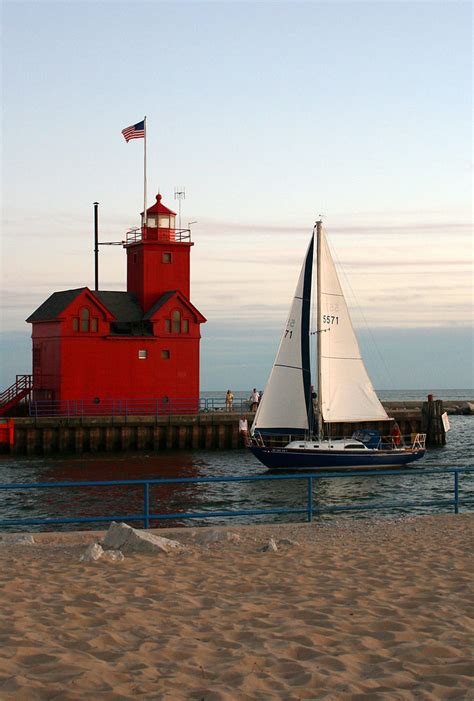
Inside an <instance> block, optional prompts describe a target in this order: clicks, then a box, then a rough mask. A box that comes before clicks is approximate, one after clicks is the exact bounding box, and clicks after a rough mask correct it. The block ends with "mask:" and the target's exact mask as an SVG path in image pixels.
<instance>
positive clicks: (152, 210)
mask: <svg viewBox="0 0 474 701" xmlns="http://www.w3.org/2000/svg"><path fill="white" fill-rule="evenodd" d="M146 211H147V214H172V215H173V216H175V214H176V212H173V210H172V209H169V208H168V207H165V205H164V204H163V203H162V202H161V194H160V193H158V194H157V196H156V202H155V204H154V205H152V206H151V207H148V209H147V210H146Z"/></svg>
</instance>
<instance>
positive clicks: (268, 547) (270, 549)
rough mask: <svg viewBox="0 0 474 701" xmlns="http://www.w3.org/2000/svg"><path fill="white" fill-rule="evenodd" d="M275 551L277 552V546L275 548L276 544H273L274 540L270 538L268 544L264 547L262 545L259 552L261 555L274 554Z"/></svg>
mask: <svg viewBox="0 0 474 701" xmlns="http://www.w3.org/2000/svg"><path fill="white" fill-rule="evenodd" d="M277 551H278V546H277V544H276V543H275V539H274V538H270V540H269V541H268V543H267V544H266V545H264V546H263V548H260V552H261V553H269V552H274V553H276V552H277Z"/></svg>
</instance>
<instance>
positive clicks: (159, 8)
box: [0, 0, 474, 391]
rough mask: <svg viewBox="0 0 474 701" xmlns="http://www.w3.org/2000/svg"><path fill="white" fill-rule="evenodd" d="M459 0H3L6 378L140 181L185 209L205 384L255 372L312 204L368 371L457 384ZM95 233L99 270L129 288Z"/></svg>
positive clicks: (132, 207) (20, 365)
mask: <svg viewBox="0 0 474 701" xmlns="http://www.w3.org/2000/svg"><path fill="white" fill-rule="evenodd" d="M471 15H472V6H471V3H468V2H456V1H449V0H447V1H445V2H404V1H402V2H385V1H380V2H358V1H357V0H356V1H353V2H339V1H337V0H336V1H333V2H298V0H292V1H291V2H275V1H272V0H268V1H266V2H265V1H262V2H225V1H219V2H217V1H214V2H195V1H193V0H188V1H187V2H183V1H182V0H175V1H174V2H141V1H140V0H137V1H136V2H131V1H124V2H121V1H120V0H118V1H117V0H114V1H113V2H112V0H110V1H109V0H105V1H104V2H82V1H81V0H77V1H72V2H66V1H63V2H48V1H42V0H36V1H35V2H21V1H19V2H16V1H15V2H12V1H8V0H6V1H5V0H4V2H3V4H2V127H1V141H2V144H1V155H2V176H1V177H2V180H1V196H2V231H1V260H2V262H1V265H2V269H1V273H2V285H1V287H2V289H1V297H0V302H1V330H2V333H1V338H2V341H1V349H0V350H1V367H0V389H1V388H4V387H6V386H7V385H9V384H11V383H12V382H13V381H14V379H15V375H16V374H22V373H28V372H31V340H30V335H31V329H30V326H29V325H28V324H26V323H25V319H26V318H27V316H29V314H31V313H32V312H33V311H34V310H35V309H36V308H37V307H38V306H39V305H40V304H41V303H42V302H43V301H44V300H45V299H46V298H47V297H48V296H49V295H50V294H51V293H52V292H54V291H57V290H62V289H72V288H76V287H82V286H85V285H88V286H90V287H93V284H94V260H93V206H92V204H93V202H94V201H98V202H99V203H100V213H99V221H100V239H101V241H120V240H122V239H123V238H124V234H125V232H126V231H127V229H129V228H130V227H135V226H138V224H139V213H140V211H141V210H142V209H143V141H140V140H136V141H131V142H129V143H128V144H127V143H125V141H124V139H123V137H122V135H121V130H122V129H123V128H124V127H126V126H128V125H130V124H134V123H135V122H138V121H140V120H141V119H142V118H143V116H145V115H146V116H147V132H148V139H147V153H148V159H147V160H148V168H147V171H148V205H151V204H152V203H153V202H154V196H155V195H156V193H157V192H158V191H160V192H161V193H162V195H163V201H164V203H165V204H167V205H168V206H170V207H171V208H172V209H177V207H178V202H176V201H175V199H174V192H175V188H176V187H178V188H182V187H184V188H185V192H186V199H185V200H184V201H183V202H182V203H181V206H182V225H183V227H185V226H187V223H188V222H191V221H193V222H196V223H195V224H193V225H192V236H193V240H194V242H195V245H194V248H193V249H192V257H191V301H192V302H193V304H194V305H195V306H196V307H197V308H198V309H199V310H200V311H201V312H202V313H203V314H204V315H205V316H206V317H207V319H208V322H207V323H206V324H205V325H204V326H203V327H202V342H201V388H202V389H203V390H208V391H211V390H221V389H225V388H227V387H228V386H230V387H231V388H232V389H234V390H239V389H242V390H246V389H247V388H250V389H251V388H252V387H254V386H258V387H262V388H263V387H264V385H265V382H266V379H267V377H268V374H269V372H270V369H271V365H272V362H273V358H274V356H275V353H276V350H277V347H278V343H279V337H280V334H281V331H282V328H283V325H284V323H285V321H286V317H287V313H288V309H289V305H290V301H291V297H292V295H293V292H294V288H295V286H296V282H297V278H298V274H299V269H300V266H301V262H302V259H303V256H304V253H305V250H306V247H307V243H308V240H309V237H310V235H311V231H312V228H313V224H314V222H315V220H316V219H317V218H318V217H319V215H322V216H323V222H324V226H325V229H326V232H327V235H328V239H329V242H330V245H331V248H332V250H333V253H334V256H335V259H336V261H337V263H338V265H339V269H340V275H341V281H342V284H343V286H344V288H345V290H346V292H347V297H348V302H349V305H350V307H351V310H352V312H353V321H354V325H355V327H356V330H357V332H358V335H359V339H360V343H361V347H362V350H363V353H364V358H365V359H366V364H367V367H368V370H369V374H370V375H371V377H372V380H373V383H374V385H375V386H376V387H377V388H380V389H403V388H427V389H429V388H434V389H437V388H441V389H442V388H465V387H474V371H473V271H472V260H473V238H472V194H471V193H472V168H473V166H472V158H473V152H472V131H471V124H472V68H471V62H472V16H471ZM125 273H126V269H125V253H124V251H123V249H122V248H121V247H120V246H114V247H102V248H101V252H100V288H101V289H108V290H124V289H125V288H126V275H125Z"/></svg>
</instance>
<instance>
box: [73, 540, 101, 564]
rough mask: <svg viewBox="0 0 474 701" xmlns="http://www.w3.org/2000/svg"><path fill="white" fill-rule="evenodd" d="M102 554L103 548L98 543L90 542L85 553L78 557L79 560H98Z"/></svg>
mask: <svg viewBox="0 0 474 701" xmlns="http://www.w3.org/2000/svg"><path fill="white" fill-rule="evenodd" d="M103 554H104V550H103V548H102V545H100V543H91V544H90V545H89V546H88V547H87V549H86V551H85V553H84V554H83V555H81V557H80V558H79V562H95V561H96V560H100V558H101V557H102V555H103Z"/></svg>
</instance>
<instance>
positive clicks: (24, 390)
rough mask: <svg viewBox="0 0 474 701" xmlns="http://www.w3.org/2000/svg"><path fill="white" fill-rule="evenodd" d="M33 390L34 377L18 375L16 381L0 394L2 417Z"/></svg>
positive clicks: (0, 413)
mask: <svg viewBox="0 0 474 701" xmlns="http://www.w3.org/2000/svg"><path fill="white" fill-rule="evenodd" d="M32 389H33V375H17V376H16V381H15V382H14V383H13V384H12V385H10V387H8V388H7V389H5V390H3V392H0V416H5V414H6V413H7V412H8V411H10V409H11V408H12V407H14V406H15V405H16V404H18V402H20V401H21V400H22V399H24V398H25V397H27V396H28V395H29V394H30V392H31V390H32Z"/></svg>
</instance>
